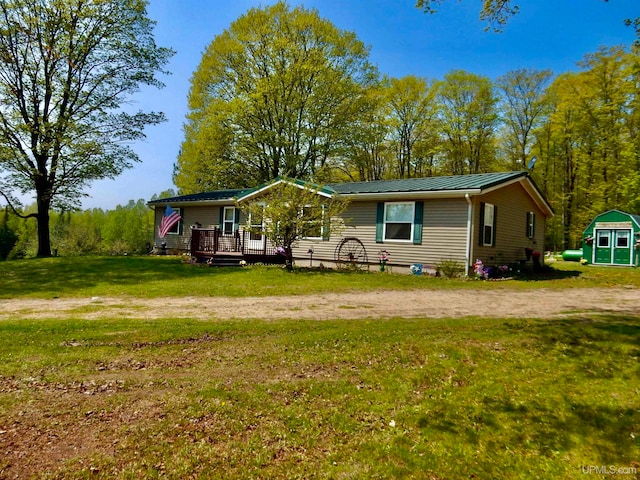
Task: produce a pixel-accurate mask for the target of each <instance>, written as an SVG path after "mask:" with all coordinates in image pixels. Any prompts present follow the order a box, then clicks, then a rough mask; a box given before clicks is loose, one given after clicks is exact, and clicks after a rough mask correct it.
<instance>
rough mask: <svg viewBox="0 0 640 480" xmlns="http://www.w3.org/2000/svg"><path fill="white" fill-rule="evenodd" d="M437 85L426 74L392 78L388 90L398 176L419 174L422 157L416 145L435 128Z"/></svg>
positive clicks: (407, 176)
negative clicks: (429, 81)
mask: <svg viewBox="0 0 640 480" xmlns="http://www.w3.org/2000/svg"><path fill="white" fill-rule="evenodd" d="M434 97H435V88H433V87H432V86H431V85H429V84H428V83H427V81H426V80H425V79H424V78H419V77H416V76H414V75H408V76H406V77H402V78H392V79H391V81H390V85H389V88H388V90H387V101H388V103H389V108H390V120H391V122H390V123H391V129H392V138H393V143H394V146H395V150H396V172H395V174H396V176H397V177H398V178H410V177H415V176H420V175H421V174H422V173H423V172H422V170H423V169H422V168H421V165H420V164H421V160H422V157H420V156H419V155H418V154H417V151H416V150H417V148H416V146H417V145H419V142H423V143H424V142H425V141H426V139H427V137H428V136H429V132H430V131H432V130H433V129H434V121H435V118H436V115H437V112H438V109H437V106H436V102H435V100H434Z"/></svg>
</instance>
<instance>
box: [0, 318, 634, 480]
mask: <svg viewBox="0 0 640 480" xmlns="http://www.w3.org/2000/svg"><path fill="white" fill-rule="evenodd" d="M638 338H640V319H638V318H628V317H576V318H572V319H570V320H555V321H554V320H536V319H523V320H508V321H506V320H500V319H475V318H467V319H455V320H452V319H442V320H433V319H431V320H420V319H411V320H407V319H393V320H385V321H381V320H376V321H372V320H371V321H369V320H366V321H323V322H317V321H280V322H273V321H271V322H263V321H259V320H246V321H233V322H219V321H218V322H204V321H191V320H184V319H180V320H175V319H165V320H118V319H113V320H106V321H102V320H101V321H88V320H83V319H68V320H64V321H62V320H47V319H43V320H37V321H20V320H15V321H3V322H0V477H2V478H13V477H17V478H30V477H33V478H43V479H44V478H46V479H58V478H59V479H75V478H109V479H111V478H115V479H129V478H176V479H177V478H199V479H209V478H225V479H229V478H230V479H234V478H238V479H240V478H242V479H246V478H287V479H288V478H320V479H322V478H430V479H458V478H486V479H489V478H491V479H502V478H505V479H506V478H509V479H513V478H522V479H529V478H531V479H534V478H535V479H538V478H560V479H565V478H566V479H573V478H576V479H577V478H584V475H585V474H584V472H585V468H587V467H588V466H600V465H607V466H616V467H619V468H620V469H626V470H620V471H619V472H622V473H626V472H630V471H632V469H633V468H640V465H638V459H639V458H640V455H639V454H640V443H639V439H640V410H639V409H638V396H639V393H640V392H639V390H638V385H640V381H639V380H640V379H639V377H640V368H639V364H638V357H639V356H640V346H639V344H638ZM616 478H634V476H632V475H620V474H619V475H616Z"/></svg>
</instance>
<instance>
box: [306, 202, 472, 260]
mask: <svg viewBox="0 0 640 480" xmlns="http://www.w3.org/2000/svg"><path fill="white" fill-rule="evenodd" d="M398 201H399V200H398ZM377 203H378V202H374V201H368V202H362V201H352V203H351V204H350V205H349V207H348V208H347V211H346V212H345V213H344V215H343V217H344V218H345V219H346V221H347V222H348V223H347V227H346V228H345V230H344V231H343V232H342V234H341V235H339V236H336V235H332V236H331V238H330V239H329V241H320V240H318V241H308V240H305V241H302V242H300V244H299V246H298V248H296V249H295V250H294V255H295V256H296V258H299V259H308V258H309V254H307V251H308V250H309V248H313V250H314V253H313V258H314V262H315V261H316V260H317V261H323V260H324V261H333V260H334V252H335V249H336V247H337V245H338V243H339V242H340V241H341V240H342V239H343V238H345V237H355V238H357V239H359V240H360V241H361V242H362V243H363V244H364V247H365V249H366V252H367V256H368V259H369V262H370V263H372V264H376V263H378V258H379V252H380V251H381V250H387V251H388V252H389V254H390V262H389V263H390V264H391V265H411V264H412V263H422V264H423V265H426V266H430V267H433V266H435V265H436V264H437V263H439V262H440V261H441V260H443V259H455V260H458V261H460V262H463V263H464V261H465V253H466V242H467V237H466V226H467V203H466V201H465V200H464V199H442V200H425V201H424V214H423V222H422V244H420V245H414V244H413V243H410V242H393V241H386V242H384V243H376V208H377Z"/></svg>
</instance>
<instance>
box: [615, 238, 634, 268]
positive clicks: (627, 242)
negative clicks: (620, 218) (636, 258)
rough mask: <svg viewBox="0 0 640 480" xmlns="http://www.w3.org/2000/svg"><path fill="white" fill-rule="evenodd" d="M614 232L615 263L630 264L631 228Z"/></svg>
mask: <svg viewBox="0 0 640 480" xmlns="http://www.w3.org/2000/svg"><path fill="white" fill-rule="evenodd" d="M613 233H614V235H613V263H614V264H616V265H630V264H631V230H614V231H613Z"/></svg>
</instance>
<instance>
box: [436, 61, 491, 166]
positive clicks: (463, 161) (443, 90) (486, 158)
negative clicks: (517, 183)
mask: <svg viewBox="0 0 640 480" xmlns="http://www.w3.org/2000/svg"><path fill="white" fill-rule="evenodd" d="M436 87H437V99H438V102H439V104H440V121H441V128H442V132H443V133H444V137H445V141H444V143H443V150H444V154H445V159H446V160H445V161H446V165H445V166H444V168H443V172H444V173H446V174H449V175H465V174H473V173H481V172H486V171H490V170H491V165H490V162H491V161H492V159H493V158H494V157H495V154H494V147H495V145H494V130H495V127H496V125H497V123H498V120H499V116H498V110H497V103H498V99H497V97H496V95H495V93H494V89H493V84H492V82H491V80H490V79H489V78H487V77H484V76H481V75H476V74H474V73H469V72H465V71H463V70H455V71H452V72H449V73H447V74H446V75H445V77H444V80H442V81H440V82H438V83H437V85H436Z"/></svg>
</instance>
